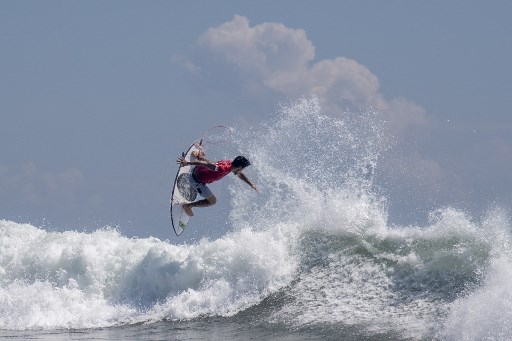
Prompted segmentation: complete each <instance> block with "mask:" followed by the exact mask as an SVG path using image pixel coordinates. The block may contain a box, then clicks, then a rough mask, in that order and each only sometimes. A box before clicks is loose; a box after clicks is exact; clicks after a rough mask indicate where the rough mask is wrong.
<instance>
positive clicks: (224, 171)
mask: <svg viewBox="0 0 512 341" xmlns="http://www.w3.org/2000/svg"><path fill="white" fill-rule="evenodd" d="M214 165H215V170H212V169H209V168H208V167H206V166H196V168H195V169H194V174H193V178H194V180H195V181H196V182H199V183H204V184H211V183H212V182H214V181H217V180H220V179H222V178H223V177H225V176H226V175H228V174H229V172H231V161H230V160H222V161H217V162H215V163H214Z"/></svg>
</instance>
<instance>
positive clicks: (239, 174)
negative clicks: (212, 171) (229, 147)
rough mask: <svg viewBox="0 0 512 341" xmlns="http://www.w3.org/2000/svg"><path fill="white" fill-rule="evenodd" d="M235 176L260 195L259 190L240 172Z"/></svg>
mask: <svg viewBox="0 0 512 341" xmlns="http://www.w3.org/2000/svg"><path fill="white" fill-rule="evenodd" d="M236 176H238V177H239V178H240V179H241V180H242V181H243V182H245V183H246V184H248V185H249V186H251V188H252V189H254V190H255V191H256V192H258V193H260V190H259V189H258V187H256V185H255V184H253V183H252V182H251V180H249V178H248V177H247V176H246V175H245V174H244V173H243V172H242V171H239V172H238V173H236Z"/></svg>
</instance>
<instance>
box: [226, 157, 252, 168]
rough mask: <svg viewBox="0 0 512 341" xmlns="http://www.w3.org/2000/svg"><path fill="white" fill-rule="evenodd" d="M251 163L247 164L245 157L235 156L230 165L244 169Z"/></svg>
mask: <svg viewBox="0 0 512 341" xmlns="http://www.w3.org/2000/svg"><path fill="white" fill-rule="evenodd" d="M250 164H251V163H250V162H249V160H247V159H246V158H245V157H243V156H237V157H235V159H234V160H233V162H232V163H231V165H232V166H233V167H242V168H245V167H247V166H249V165H250Z"/></svg>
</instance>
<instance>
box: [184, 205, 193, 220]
mask: <svg viewBox="0 0 512 341" xmlns="http://www.w3.org/2000/svg"><path fill="white" fill-rule="evenodd" d="M182 206H183V211H185V213H186V214H187V215H188V216H189V217H192V216H193V215H194V212H192V207H190V206H189V205H188V204H183V205H182Z"/></svg>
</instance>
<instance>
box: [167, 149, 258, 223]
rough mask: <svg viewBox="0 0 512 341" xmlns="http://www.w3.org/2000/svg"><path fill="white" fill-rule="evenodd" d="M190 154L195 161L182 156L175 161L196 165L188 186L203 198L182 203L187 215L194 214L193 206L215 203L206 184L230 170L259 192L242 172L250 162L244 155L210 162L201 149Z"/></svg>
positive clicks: (216, 179) (206, 205) (223, 175)
mask: <svg viewBox="0 0 512 341" xmlns="http://www.w3.org/2000/svg"><path fill="white" fill-rule="evenodd" d="M192 156H194V157H195V158H196V159H197V161H187V160H185V157H183V156H182V157H180V158H179V159H178V160H176V162H177V163H178V164H180V165H181V166H187V165H190V166H196V167H194V169H193V170H192V176H191V179H190V186H191V187H192V188H194V189H195V190H196V191H197V193H199V195H200V196H202V197H203V198H204V199H203V200H198V201H194V202H191V203H189V204H183V210H184V211H185V213H186V214H187V215H188V216H190V217H191V216H193V215H194V212H192V208H193V207H208V206H212V205H215V203H216V202H217V198H215V195H213V193H212V191H210V189H209V188H208V186H206V184H210V183H212V182H214V181H218V180H220V179H222V178H223V177H225V176H226V175H228V174H229V173H231V172H232V173H233V174H235V175H236V176H238V177H239V178H240V179H242V180H243V181H244V182H245V183H246V184H248V185H249V186H251V188H252V189H254V190H255V191H256V192H258V193H259V192H260V191H259V189H258V188H257V187H256V185H254V184H253V183H252V182H251V181H250V180H249V179H248V178H247V176H245V174H244V173H243V172H242V170H243V169H244V168H245V167H247V166H249V165H250V164H251V163H250V162H249V160H247V159H246V158H245V157H243V156H237V157H236V158H235V159H234V160H233V161H231V160H221V161H217V162H211V161H209V160H207V159H206V158H205V154H204V152H203V151H202V150H199V151H194V152H192Z"/></svg>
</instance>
